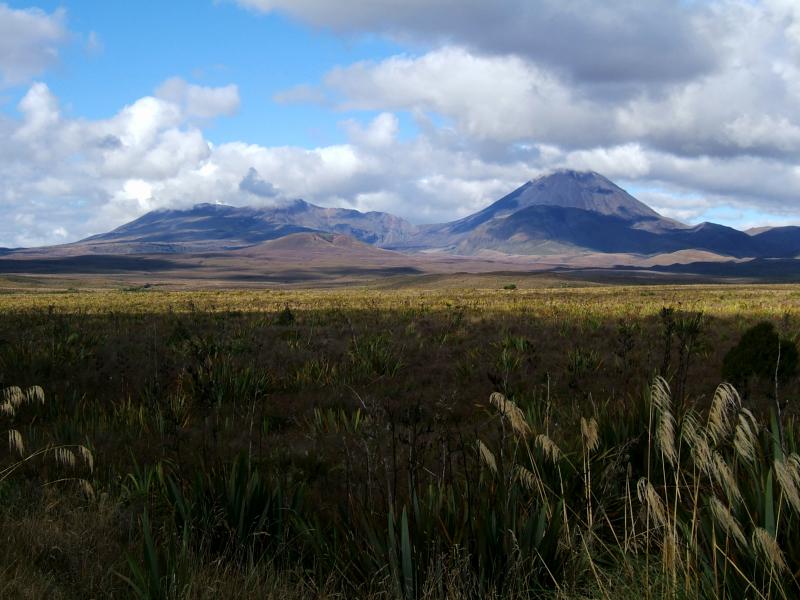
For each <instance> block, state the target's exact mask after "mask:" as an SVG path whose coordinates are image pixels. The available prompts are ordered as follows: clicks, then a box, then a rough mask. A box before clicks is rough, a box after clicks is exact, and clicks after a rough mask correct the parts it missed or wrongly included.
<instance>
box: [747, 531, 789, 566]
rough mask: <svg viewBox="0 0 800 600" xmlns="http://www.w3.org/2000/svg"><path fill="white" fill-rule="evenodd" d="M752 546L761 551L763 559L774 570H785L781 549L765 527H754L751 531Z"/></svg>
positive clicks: (784, 560)
mask: <svg viewBox="0 0 800 600" xmlns="http://www.w3.org/2000/svg"><path fill="white" fill-rule="evenodd" d="M753 546H755V548H756V549H757V550H759V551H760V552H761V554H762V555H763V557H764V559H765V560H766V561H767V562H768V563H769V564H770V566H771V567H772V568H773V569H775V570H776V571H785V570H786V569H787V566H786V559H785V558H784V556H783V551H782V550H781V547H780V546H779V545H778V542H776V541H775V538H774V537H772V536H771V535H770V534H769V532H768V531H767V530H766V529H763V528H761V527H756V529H755V531H753Z"/></svg>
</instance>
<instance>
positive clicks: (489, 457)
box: [478, 440, 497, 473]
mask: <svg viewBox="0 0 800 600" xmlns="http://www.w3.org/2000/svg"><path fill="white" fill-rule="evenodd" d="M478 451H479V452H480V455H481V461H482V462H483V464H485V465H486V466H487V467H489V469H490V470H491V471H492V473H497V461H496V460H495V458H494V454H492V451H491V450H489V448H487V446H486V444H484V443H483V442H482V441H480V440H478Z"/></svg>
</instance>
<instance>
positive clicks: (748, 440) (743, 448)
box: [733, 408, 758, 464]
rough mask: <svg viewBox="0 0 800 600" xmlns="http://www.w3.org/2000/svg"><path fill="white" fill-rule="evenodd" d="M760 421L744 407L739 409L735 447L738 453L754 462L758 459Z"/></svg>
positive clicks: (746, 459) (734, 438)
mask: <svg viewBox="0 0 800 600" xmlns="http://www.w3.org/2000/svg"><path fill="white" fill-rule="evenodd" d="M757 435H758V423H757V422H756V418H755V417H754V416H753V413H752V412H750V411H749V410H748V409H746V408H743V409H742V410H741V411H739V419H738V422H737V424H736V432H735V433H734V435H733V447H734V449H735V450H736V453H737V454H738V455H739V456H740V457H742V459H744V460H745V461H747V462H749V463H750V464H752V463H753V462H755V460H756V436H757Z"/></svg>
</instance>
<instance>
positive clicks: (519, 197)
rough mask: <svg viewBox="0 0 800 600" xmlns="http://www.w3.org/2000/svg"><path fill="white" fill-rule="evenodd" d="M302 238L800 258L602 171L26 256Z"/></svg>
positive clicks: (278, 214)
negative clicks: (458, 208) (458, 198)
mask: <svg viewBox="0 0 800 600" xmlns="http://www.w3.org/2000/svg"><path fill="white" fill-rule="evenodd" d="M297 234H309V235H312V237H311V238H308V240H314V239H315V238H313V235H315V234H336V235H344V236H349V237H351V238H353V239H354V240H357V241H358V242H359V243H362V244H368V245H370V246H373V247H375V248H376V249H384V250H391V251H397V252H403V253H411V254H419V253H427V254H431V253H434V254H439V255H454V256H478V255H480V254H486V253H487V252H492V253H497V254H500V255H528V256H549V255H567V254H570V253H571V254H574V255H585V254H587V253H588V254H591V253H595V254H615V253H620V254H633V255H642V256H655V255H659V254H669V253H673V252H680V251H692V250H694V251H701V252H708V253H712V254H715V255H719V256H721V257H729V258H731V259H733V258H737V259H739V258H794V257H796V256H800V227H794V226H788V227H777V228H768V229H764V230H760V231H748V232H743V231H739V230H737V229H734V228H731V227H727V226H724V225H719V224H715V223H709V222H704V223H700V224H697V225H693V226H690V225H686V224H684V223H680V222H678V221H675V220H673V219H669V218H667V217H664V216H663V215H661V214H659V213H658V212H656V211H655V210H653V209H652V208H650V207H649V206H647V205H646V204H644V203H643V202H641V201H639V200H637V199H636V198H635V197H633V196H632V195H631V194H629V193H628V192H627V191H625V190H624V189H623V188H621V187H620V186H618V185H616V184H615V183H613V182H612V181H610V180H609V179H607V178H606V177H604V176H602V175H600V174H599V173H596V172H594V171H573V170H566V169H564V170H557V171H554V172H552V173H549V174H546V175H542V176H540V177H537V178H534V179H531V180H530V181H527V182H526V183H524V184H522V185H521V186H519V187H518V188H516V189H515V190H513V191H512V192H510V193H509V194H506V195H505V196H503V197H501V198H500V199H498V200H496V201H495V202H492V203H490V204H489V205H488V206H486V207H484V208H483V209H481V210H479V211H477V212H475V213H473V214H471V215H468V216H466V217H463V218H461V219H458V220H455V221H451V222H447V223H439V224H431V225H413V224H412V223H410V222H408V221H407V220H405V219H403V218H401V217H398V216H395V215H392V214H390V213H385V212H378V211H370V212H360V211H358V210H355V209H348V208H331V207H322V206H317V205H314V204H311V203H309V202H306V201H305V200H300V199H298V200H292V201H288V202H283V203H280V204H278V205H275V206H269V207H260V208H259V207H250V206H243V207H236V206H231V205H226V204H210V203H203V204H197V205H195V206H193V207H192V208H189V209H160V210H155V211H151V212H148V213H146V214H145V215H142V216H141V217H139V218H137V219H134V220H133V221H130V222H129V223H125V224H124V225H121V226H120V227H117V228H116V229H113V230H112V231H109V232H106V233H103V234H98V235H94V236H90V237H88V238H86V239H84V240H80V241H78V242H74V243H72V244H65V245H62V246H58V247H51V248H43V249H31V250H28V251H27V253H33V254H37V253H38V254H47V253H54V254H58V253H59V252H60V253H62V255H76V254H80V253H85V254H181V253H204V252H227V251H238V250H240V249H243V248H248V247H253V246H256V245H259V244H264V243H265V242H269V241H270V240H277V239H281V238H285V237H287V236H293V235H297ZM303 239H306V238H303ZM343 247H344V246H341V245H340V246H338V247H337V246H335V245H334V246H331V247H329V248H327V249H328V250H330V251H332V252H337V251H341V250H342V248H343ZM361 250H362V251H363V250H364V249H363V248H362V249H361ZM306 251H308V250H306ZM25 252H26V251H23V253H25ZM298 252H300V250H298ZM14 253H15V252H12V254H14Z"/></svg>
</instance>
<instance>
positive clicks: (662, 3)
mask: <svg viewBox="0 0 800 600" xmlns="http://www.w3.org/2000/svg"><path fill="white" fill-rule="evenodd" d="M236 2H237V3H238V4H240V5H241V6H244V7H246V8H249V9H252V10H256V11H261V12H273V11H275V12H282V13H285V14H288V15H290V16H292V17H294V18H297V19H300V20H302V21H304V22H307V23H310V24H312V25H315V26H318V27H327V28H331V29H334V30H336V31H342V32H352V33H360V32H368V33H374V32H381V33H385V34H388V35H390V36H393V37H394V38H396V39H399V40H401V41H407V40H412V41H420V42H425V43H434V44H441V43H452V42H455V43H456V44H458V45H461V46H465V47H469V48H472V49H475V50H477V51H479V52H482V53H488V54H494V55H505V54H514V55H517V56H521V57H524V58H526V59H530V60H533V61H535V62H537V63H542V64H545V65H548V66H550V67H553V68H555V69H557V70H559V71H562V72H563V73H565V74H566V75H568V76H569V77H570V78H572V79H574V80H576V81H581V82H608V81H613V82H639V81H644V82H652V81H673V80H678V79H685V78H687V77H694V76H696V75H698V74H701V73H704V72H706V71H708V70H709V69H711V68H712V67H713V65H714V64H715V62H716V60H717V56H716V53H715V52H714V48H713V46H712V44H711V41H712V40H711V39H710V37H709V35H708V31H707V30H706V29H704V28H703V26H702V25H703V24H702V22H699V17H700V16H701V15H702V14H703V8H702V5H699V4H698V5H695V4H694V3H686V2H679V1H678V0H649V1H648V2H632V1H630V0H606V1H604V2H596V1H594V0H567V1H565V0H500V1H498V2H486V1H485V0H347V1H344V2H335V3H333V2H329V1H328V0H236Z"/></svg>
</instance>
